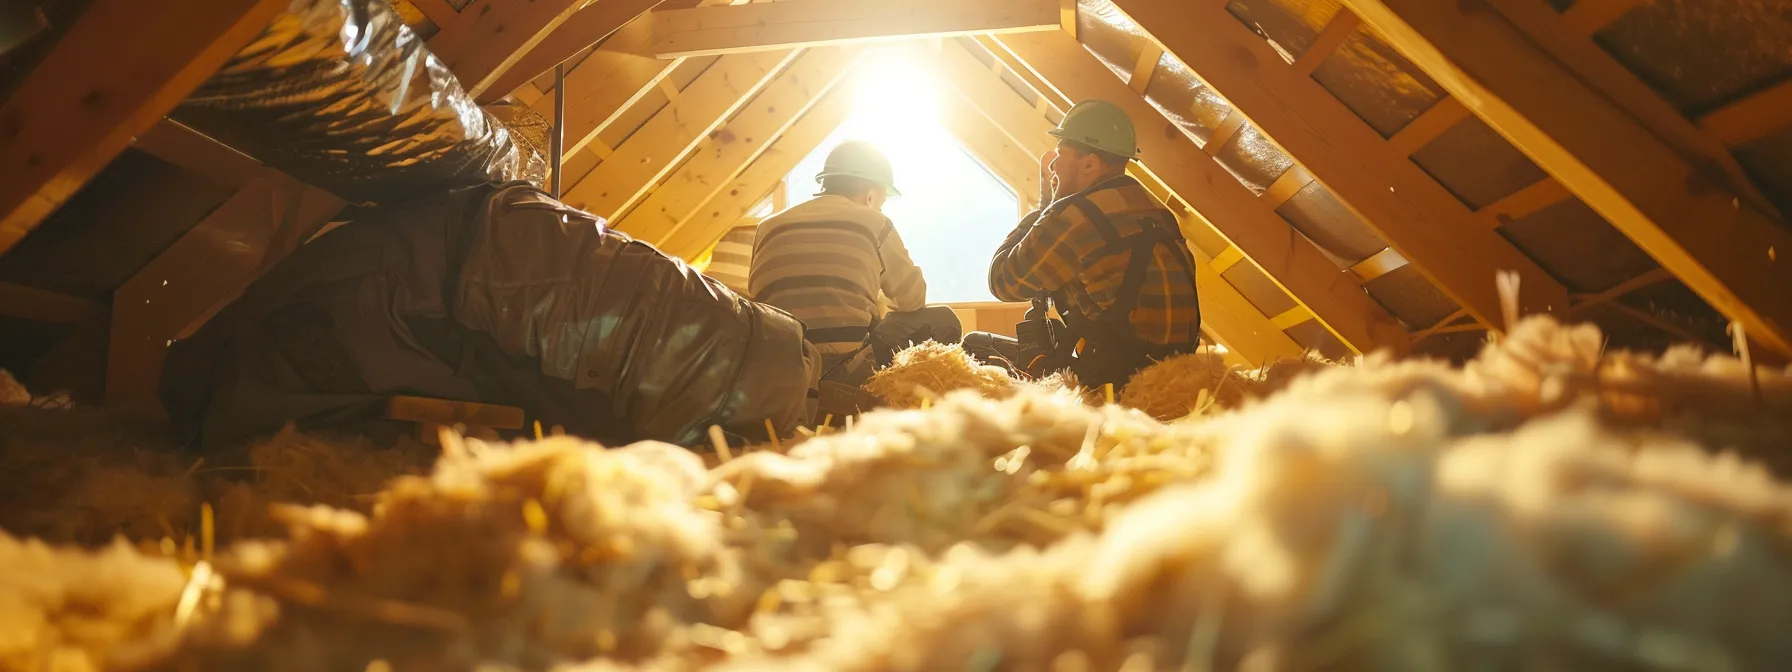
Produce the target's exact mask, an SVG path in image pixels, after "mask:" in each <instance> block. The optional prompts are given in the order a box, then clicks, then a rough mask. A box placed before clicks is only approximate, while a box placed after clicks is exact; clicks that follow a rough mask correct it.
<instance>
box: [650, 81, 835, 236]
mask: <svg viewBox="0 0 1792 672" xmlns="http://www.w3.org/2000/svg"><path fill="white" fill-rule="evenodd" d="M858 57H859V52H858V51H857V50H856V49H851V50H849V49H848V48H842V47H824V48H821V49H814V50H810V51H808V52H806V53H804V54H803V55H802V56H801V57H800V58H798V59H797V61H796V62H795V63H793V64H791V66H790V68H789V69H788V70H786V71H784V72H783V73H782V74H780V75H778V77H777V78H776V79H775V80H773V81H772V82H771V83H770V84H767V85H766V87H765V90H764V91H762V92H760V94H759V95H758V96H756V97H754V98H753V102H752V103H749V104H748V105H746V106H744V107H742V108H741V110H740V113H739V114H736V115H734V117H733V118H731V119H729V120H728V123H726V124H724V125H723V126H722V127H721V128H719V129H717V130H716V131H715V132H714V133H710V134H709V136H708V137H707V138H705V139H704V140H703V141H702V142H701V143H700V144H699V146H698V148H697V151H696V152H695V153H693V154H692V155H691V159H690V160H689V161H686V162H685V163H684V165H682V166H679V167H678V170H677V171H676V172H673V173H672V174H671V175H670V176H669V177H667V178H666V180H665V181H664V182H661V183H660V184H659V185H658V186H655V187H654V189H653V193H652V194H651V195H649V196H648V197H647V198H646V199H645V200H643V201H641V204H640V205H638V206H636V207H635V208H634V209H632V210H630V211H629V212H628V214H626V215H624V216H623V217H622V219H621V220H619V221H618V222H617V223H616V228H617V229H620V230H622V231H625V232H627V233H628V234H629V235H632V236H634V237H636V238H638V239H641V240H645V241H648V242H650V243H653V244H654V245H658V246H661V247H662V248H663V247H666V246H668V244H669V243H668V241H676V242H673V243H670V244H671V245H675V246H678V247H681V248H683V247H688V246H689V243H690V242H691V241H682V240H678V235H679V232H680V230H681V229H683V228H684V226H685V225H686V224H688V223H689V222H690V221H691V217H692V216H693V215H695V214H696V212H697V211H698V209H699V208H701V207H702V205H703V204H704V203H707V202H709V200H710V199H712V198H714V197H715V195H716V194H717V192H720V191H721V190H722V189H723V188H724V187H726V186H727V185H728V184H729V183H730V182H732V181H733V180H734V178H735V177H736V176H738V175H740V172H741V171H742V170H744V169H745V168H746V167H747V166H748V165H751V164H752V163H753V160H754V159H757V158H759V155H760V154H762V153H763V152H765V150H766V148H767V147H770V146H771V142H772V140H773V139H775V138H777V137H778V136H780V135H782V134H783V133H784V132H785V131H787V130H789V128H790V126H791V125H792V124H794V123H796V120H797V119H798V118H801V117H802V116H803V114H804V113H805V112H808V111H809V108H810V107H812V106H814V105H815V103H816V101H818V100H821V97H822V96H824V95H826V94H827V92H829V91H831V90H833V89H834V86H835V85H836V84H838V83H839V81H840V79H841V78H842V77H843V76H844V75H845V74H846V72H847V71H848V70H849V69H850V68H851V67H852V65H853V64H854V63H856V62H857V59H858Z"/></svg>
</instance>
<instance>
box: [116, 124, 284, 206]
mask: <svg viewBox="0 0 1792 672" xmlns="http://www.w3.org/2000/svg"><path fill="white" fill-rule="evenodd" d="M131 147H132V148H133V149H136V150H139V151H142V152H146V153H148V154H149V155H150V156H154V157H156V158H158V159H161V160H163V161H167V162H169V163H172V164H174V165H177V166H180V167H182V168H185V169H187V170H190V171H193V172H194V173H196V174H198V175H200V176H202V177H205V178H207V179H210V180H212V181H214V182H217V183H219V184H223V185H227V186H231V187H235V188H237V189H241V188H243V187H244V186H246V185H248V184H249V183H250V182H253V181H254V180H255V179H256V178H258V177H261V174H262V173H263V172H266V170H267V169H266V168H264V167H263V166H262V165H261V162H260V161H256V160H255V159H252V158H249V157H248V155H245V154H243V153H242V152H239V151H236V150H235V149H231V148H230V146H228V145H225V144H224V143H222V142H218V141H217V140H213V139H211V138H209V137H207V136H205V135H203V134H201V133H200V132H199V131H195V130H193V129H191V128H188V127H186V126H184V125H182V124H181V123H180V122H177V121H174V120H173V119H166V118H164V119H162V120H161V121H160V122H158V123H157V124H156V125H154V126H151V127H149V130H148V131H144V132H143V134H142V135H139V136H137V140H136V142H133V143H131Z"/></svg>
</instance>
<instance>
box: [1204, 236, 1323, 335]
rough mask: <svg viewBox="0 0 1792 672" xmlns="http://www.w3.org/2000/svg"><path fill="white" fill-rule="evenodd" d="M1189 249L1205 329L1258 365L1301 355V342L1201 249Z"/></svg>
mask: <svg viewBox="0 0 1792 672" xmlns="http://www.w3.org/2000/svg"><path fill="white" fill-rule="evenodd" d="M1188 224H1189V223H1187V222H1185V223H1184V225H1188ZM1189 251H1190V252H1192V253H1194V256H1195V294H1196V295H1198V296H1199V297H1200V300H1201V325H1202V330H1203V331H1206V332H1208V333H1210V334H1212V335H1213V336H1214V338H1216V339H1217V340H1219V342H1220V343H1221V344H1222V345H1225V346H1226V349H1228V350H1232V351H1233V352H1237V353H1238V354H1239V356H1241V357H1243V358H1244V359H1245V360H1246V361H1249V362H1250V363H1251V364H1252V365H1255V366H1262V365H1264V364H1268V363H1270V362H1274V361H1277V360H1282V359H1294V358H1297V357H1300V356H1301V347H1300V344H1298V343H1295V342H1294V339H1292V338H1289V337H1288V334H1287V333H1286V332H1284V331H1282V330H1281V329H1280V328H1278V327H1276V324H1275V322H1273V321H1271V320H1270V319H1269V318H1268V317H1265V316H1264V315H1263V311H1260V310H1258V309H1257V306H1256V305H1254V304H1252V303H1251V302H1250V300H1249V299H1246V298H1245V297H1244V295H1243V294H1240V293H1239V292H1238V290H1237V289H1236V288H1234V287H1233V286H1232V284H1231V283H1229V282H1226V279H1225V278H1222V277H1220V274H1219V272H1218V271H1216V270H1214V268H1213V266H1212V265H1211V264H1209V263H1208V261H1207V259H1205V257H1204V255H1202V254H1201V251H1200V250H1198V249H1195V247H1194V246H1192V245H1191V246H1189Z"/></svg>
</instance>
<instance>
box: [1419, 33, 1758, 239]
mask: <svg viewBox="0 0 1792 672" xmlns="http://www.w3.org/2000/svg"><path fill="white" fill-rule="evenodd" d="M1482 1H1483V2H1486V3H1487V4H1489V5H1491V6H1492V7H1493V8H1494V9H1495V10H1498V11H1497V12H1492V13H1485V14H1486V15H1485V16H1482V17H1481V20H1484V21H1497V20H1498V18H1499V17H1503V18H1504V19H1505V20H1506V21H1507V22H1509V23H1510V24H1511V28H1513V29H1516V31H1517V32H1518V33H1519V34H1520V35H1521V36H1522V37H1523V39H1524V40H1526V41H1528V42H1529V43H1530V44H1529V47H1528V48H1527V50H1530V51H1536V52H1541V53H1542V54H1543V55H1545V56H1547V57H1548V58H1550V59H1551V60H1553V61H1554V62H1555V64H1554V69H1556V70H1565V71H1567V72H1568V73H1569V74H1571V75H1572V76H1573V77H1575V78H1577V79H1579V80H1580V81H1579V82H1578V83H1577V86H1579V87H1584V88H1588V89H1591V90H1592V91H1594V92H1596V93H1598V94H1600V95H1603V96H1604V97H1605V98H1606V99H1608V100H1609V101H1610V102H1611V103H1613V104H1615V105H1616V107H1617V108H1618V109H1620V110H1623V111H1624V112H1626V113H1627V114H1628V115H1629V117H1630V118H1631V120H1632V123H1633V124H1641V125H1642V127H1643V128H1645V129H1648V130H1649V131H1650V132H1651V133H1653V134H1654V135H1655V137H1656V138H1657V143H1658V144H1665V145H1666V146H1668V147H1670V148H1672V149H1674V150H1675V151H1677V152H1679V153H1680V154H1682V155H1683V156H1686V157H1692V162H1693V163H1697V164H1700V165H1702V166H1706V167H1708V168H1707V170H1706V171H1705V172H1707V173H1710V174H1708V175H1703V176H1701V178H1700V179H1701V180H1702V181H1710V180H1717V181H1724V182H1727V183H1728V185H1729V187H1728V188H1729V189H1730V190H1731V193H1733V194H1734V195H1735V196H1737V197H1739V198H1741V199H1742V200H1743V202H1745V203H1751V204H1753V205H1754V207H1755V208H1756V209H1758V210H1760V211H1761V212H1762V213H1764V214H1767V215H1768V216H1770V217H1772V218H1774V219H1783V218H1784V215H1785V213H1781V212H1779V211H1778V210H1777V209H1776V208H1775V207H1774V205H1773V203H1772V201H1770V200H1768V198H1767V197H1766V196H1765V195H1764V194H1762V192H1761V190H1760V188H1759V186H1758V185H1756V184H1755V182H1754V180H1753V179H1752V178H1750V177H1749V175H1748V172H1747V171H1745V170H1743V168H1742V165H1741V164H1739V163H1737V162H1736V157H1735V156H1732V155H1731V154H1730V151H1729V148H1727V147H1725V146H1724V143H1722V142H1719V141H1718V139H1717V138H1716V137H1715V136H1713V135H1712V134H1711V133H1707V132H1705V131H1703V130H1700V129H1699V128H1698V126H1697V125H1695V124H1694V123H1693V122H1692V121H1691V120H1689V119H1687V118H1686V116H1685V115H1683V114H1681V112H1680V110H1678V109H1676V108H1675V107H1674V106H1673V105H1672V104H1670V103H1669V102H1668V101H1667V99H1665V98H1662V97H1661V95H1660V94H1658V93H1656V92H1655V90H1654V89H1652V88H1650V87H1649V85H1648V84H1647V83H1645V82H1644V81H1643V80H1642V78H1641V77H1638V76H1637V75H1636V73H1634V72H1631V71H1630V69H1629V68H1627V67H1625V66H1624V64H1622V63H1619V62H1618V59H1616V58H1613V57H1612V55H1611V54H1610V53H1608V52H1607V51H1606V50H1605V49H1604V48H1603V47H1600V46H1599V44H1598V43H1596V42H1594V41H1593V40H1592V39H1591V38H1590V37H1589V36H1588V35H1586V34H1583V33H1581V32H1579V31H1576V30H1575V29H1573V28H1572V27H1571V26H1569V25H1568V23H1567V22H1566V21H1564V20H1563V17H1562V16H1561V15H1559V14H1557V13H1555V12H1554V11H1551V9H1550V7H1549V6H1548V5H1547V4H1545V3H1544V2H1542V1H1541V0H1482ZM1507 39H1510V35H1509V34H1508V38H1507ZM1395 46H1396V48H1398V46H1399V45H1395ZM1520 149H1522V148H1520Z"/></svg>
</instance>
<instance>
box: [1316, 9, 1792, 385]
mask: <svg viewBox="0 0 1792 672" xmlns="http://www.w3.org/2000/svg"><path fill="white" fill-rule="evenodd" d="M1347 2H1348V3H1349V4H1350V5H1351V7H1353V8H1354V9H1356V10H1357V12H1358V13H1359V14H1361V15H1362V16H1363V18H1364V20H1365V21H1368V22H1369V23H1371V24H1373V25H1375V26H1376V28H1378V29H1379V30H1380V31H1381V33H1382V34H1384V35H1387V36H1388V37H1389V39H1390V40H1391V41H1392V42H1393V44H1394V46H1395V47H1397V48H1398V49H1400V50H1401V52H1402V53H1405V54H1406V55H1407V57H1408V58H1411V59H1412V60H1413V61H1414V62H1416V63H1418V64H1419V65H1420V66H1421V67H1423V68H1425V70H1426V71H1427V72H1428V73H1430V74H1431V76H1432V77H1433V78H1435V79H1436V80H1437V81H1438V83H1440V84H1442V85H1443V86H1444V87H1445V88H1446V89H1449V90H1450V92H1451V93H1452V94H1454V95H1456V96H1457V97H1458V98H1461V99H1462V100H1463V101H1464V102H1465V103H1467V104H1468V105H1469V106H1470V107H1471V108H1472V109H1473V110H1474V111H1475V113H1476V114H1477V115H1480V116H1481V117H1482V118H1483V119H1485V120H1486V121H1487V123H1488V125H1489V126H1492V127H1493V128H1494V130H1496V131H1498V132H1499V133H1500V134H1501V135H1503V136H1505V137H1506V138H1507V139H1508V140H1510V141H1511V142H1512V144H1513V145H1514V146H1516V147H1518V149H1519V150H1520V151H1523V152H1524V153H1525V154H1526V155H1527V156H1529V157H1531V160H1532V161H1535V162H1536V163H1537V165H1538V166H1540V167H1542V168H1543V169H1544V170H1546V171H1548V172H1549V173H1550V174H1551V175H1554V176H1555V177H1556V179H1558V180H1560V181H1561V182H1562V183H1563V184H1564V185H1565V186H1567V187H1568V189H1569V190H1570V191H1572V192H1574V194H1575V195H1576V196H1579V197H1580V199H1581V200H1582V201H1585V202H1586V203H1587V205H1589V206H1591V207H1592V208H1593V209H1594V210H1595V211H1597V212H1599V214H1600V215H1602V216H1604V217H1605V219H1606V221H1609V222H1611V223H1612V225H1613V226H1615V227H1617V229H1618V230H1619V231H1623V232H1624V233H1625V234H1626V235H1628V236H1630V238H1631V240H1633V241H1635V242H1636V243H1637V245H1638V246H1639V247H1641V248H1642V249H1643V250H1645V251H1647V252H1648V253H1649V254H1650V256H1653V257H1654V258H1655V260H1656V261H1657V262H1659V263H1660V264H1661V265H1662V266H1663V267H1665V268H1667V269H1668V270H1670V271H1672V272H1673V273H1674V274H1675V275H1677V276H1679V277H1680V279H1681V280H1682V281H1684V282H1685V283H1686V285H1687V287H1689V288H1691V289H1692V290H1693V291H1694V292H1696V293H1698V294H1699V295H1700V296H1701V297H1704V299H1705V300H1706V301H1707V302H1708V303H1710V304H1711V306H1712V307H1713V308H1716V309H1717V310H1718V312H1720V313H1722V314H1723V315H1724V316H1726V317H1729V318H1730V319H1732V320H1737V321H1740V322H1742V323H1743V326H1744V327H1746V328H1747V331H1748V334H1749V335H1750V336H1752V337H1754V338H1756V339H1759V340H1760V342H1761V343H1762V344H1763V345H1764V346H1766V347H1768V348H1770V349H1772V350H1775V351H1778V352H1780V353H1792V292H1788V291H1786V288H1787V287H1792V265H1789V264H1787V263H1782V262H1780V261H1779V260H1778V257H1779V256H1781V255H1784V254H1785V250H1792V233H1788V232H1787V231H1786V230H1785V229H1783V228H1781V227H1780V226H1779V225H1778V224H1777V223H1775V222H1773V221H1771V220H1770V219H1769V217H1767V216H1766V215H1765V214H1763V213H1762V212H1760V211H1758V210H1756V209H1755V208H1754V207H1752V206H1751V205H1750V204H1749V203H1748V202H1746V201H1744V200H1743V199H1742V198H1740V197H1739V195H1738V194H1736V193H1735V192H1734V191H1730V190H1727V189H1726V188H1725V185H1724V184H1722V181H1721V180H1717V179H1713V176H1712V175H1710V174H1709V173H1710V171H1706V170H1701V169H1700V168H1699V167H1698V166H1694V165H1692V164H1689V163H1688V162H1687V160H1686V159H1685V158H1683V155H1682V154H1680V153H1678V152H1676V151H1675V149H1674V147H1673V146H1671V145H1669V144H1668V143H1667V142H1665V141H1663V140H1662V138H1661V137H1660V136H1658V135H1657V134H1655V133H1654V132H1652V131H1651V130H1650V129H1649V128H1646V127H1645V126H1643V125H1642V124H1641V123H1639V122H1638V121H1637V120H1636V118H1635V117H1633V116H1632V115H1631V114H1630V111H1627V110H1625V109H1622V108H1619V107H1617V106H1616V105H1614V104H1613V102H1612V100H1611V99H1608V98H1607V97H1605V96H1603V95H1601V94H1600V93H1599V92H1596V91H1593V90H1591V89H1589V88H1587V86H1586V85H1585V84H1583V80H1581V79H1580V78H1579V77H1577V76H1576V75H1575V73H1573V72H1569V71H1568V70H1566V69H1564V67H1563V66H1562V65H1561V63H1560V62H1558V61H1557V60H1556V59H1555V58H1554V57H1552V56H1551V55H1550V54H1549V53H1546V52H1544V51H1543V50H1542V49H1540V48H1539V47H1538V46H1536V45H1535V44H1534V43H1533V42H1532V41H1531V40H1530V39H1528V38H1527V36H1526V35H1525V33H1523V32H1521V31H1520V30H1519V29H1518V28H1516V27H1515V26H1513V25H1512V24H1511V23H1508V22H1507V21H1506V20H1504V19H1503V18H1502V17H1501V16H1500V15H1499V14H1495V13H1491V12H1484V11H1474V10H1472V9H1469V8H1466V7H1464V6H1463V5H1460V4H1457V3H1436V2H1431V1H1430V0H1347ZM1528 281H1529V280H1528V279H1527V280H1526V282H1528Z"/></svg>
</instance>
